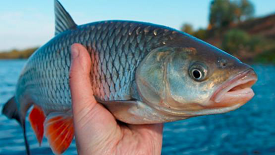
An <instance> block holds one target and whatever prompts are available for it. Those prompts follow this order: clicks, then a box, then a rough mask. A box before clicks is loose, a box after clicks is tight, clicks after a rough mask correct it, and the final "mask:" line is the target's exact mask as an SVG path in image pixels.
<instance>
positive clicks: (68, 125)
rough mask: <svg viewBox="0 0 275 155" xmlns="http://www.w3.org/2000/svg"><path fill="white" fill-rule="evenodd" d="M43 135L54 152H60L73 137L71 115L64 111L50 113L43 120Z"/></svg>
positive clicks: (65, 148)
mask: <svg viewBox="0 0 275 155" xmlns="http://www.w3.org/2000/svg"><path fill="white" fill-rule="evenodd" d="M44 126H45V136H46V137H47V139H48V142H49V144H50V146H51V148H52V151H53V152H54V153H55V154H62V153H63V152H64V151H66V150H67V148H68V147H69V146H70V144H71V142H72V140H73V137H74V128H73V117H72V115H70V114H65V113H52V114H50V115H49V116H48V117H47V120H46V121H45V124H44Z"/></svg>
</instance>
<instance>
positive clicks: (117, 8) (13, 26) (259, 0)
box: [0, 0, 275, 51]
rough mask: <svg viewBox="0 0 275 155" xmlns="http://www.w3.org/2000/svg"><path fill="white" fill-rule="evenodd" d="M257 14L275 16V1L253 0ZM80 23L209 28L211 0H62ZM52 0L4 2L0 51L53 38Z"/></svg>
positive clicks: (34, 44) (21, 47)
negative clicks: (127, 22)
mask: <svg viewBox="0 0 275 155" xmlns="http://www.w3.org/2000/svg"><path fill="white" fill-rule="evenodd" d="M251 1H252V3H253V4H254V6H255V15H256V16H264V15H267V14H270V13H275V1H274V0H251ZM60 2H61V3H62V4H63V6H64V7H65V8H66V9H67V11H68V12H69V13H70V14H71V16H72V17H73V19H74V20H75V22H76V23H77V24H85V23H89V22H93V21H100V20H110V19H122V20H123V19H124V20H136V21H146V22H151V23H155V24H162V25H166V26H169V27H173V28H176V29H180V27H181V26H182V25H183V24H184V23H190V24H192V25H193V26H194V27H195V28H200V27H206V26H207V25H208V14H209V6H210V0H192V1H191V0H173V1H172V0H171V1H162V0H135V1H130V0H77V1H76V0H70V1H69V0H60ZM53 34H54V12H53V0H27V1H25V0H24V1H23V0H10V1H8V0H5V1H2V2H1V5H0V51H2V50H10V49H14V48H16V49H24V48H28V47H33V46H41V45H43V44H45V43H46V42H47V41H48V40H50V39H51V38H52V37H53Z"/></svg>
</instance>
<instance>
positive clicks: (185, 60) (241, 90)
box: [136, 43, 257, 117]
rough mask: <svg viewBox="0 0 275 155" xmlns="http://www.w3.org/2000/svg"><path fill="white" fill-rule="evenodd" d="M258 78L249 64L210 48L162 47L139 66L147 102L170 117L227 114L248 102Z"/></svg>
mask: <svg viewBox="0 0 275 155" xmlns="http://www.w3.org/2000/svg"><path fill="white" fill-rule="evenodd" d="M256 81H257V75H256V73H255V72H254V70H253V69H252V68H251V67H250V66H249V65H247V64H244V63H242V62H241V61H240V60H238V59H237V58H235V57H233V56H231V55H230V54H228V53H226V52H224V51H222V50H220V49H218V48H216V47H214V46H211V45H209V44H206V43H204V44H202V45H200V46H196V47H161V48H157V49H155V50H153V51H151V52H150V53H149V54H148V55H147V56H146V58H145V59H144V60H143V61H142V62H141V64H140V65H139V67H138V69H137V72H136V83H137V88H138V92H139V95H140V97H141V99H142V100H143V102H145V103H147V104H148V105H150V106H152V107H154V108H155V109H157V110H158V111H160V112H163V113H166V114H168V115H176V116H184V117H193V116H199V115H208V114H217V113H224V112H228V111H231V110H234V109H237V108H238V107H240V106H242V105H243V104H245V103H246V102H248V101H249V100H250V99H251V98H252V97H253V96H254V92H253V90H252V89H251V87H252V85H253V84H254V83H255V82H256Z"/></svg>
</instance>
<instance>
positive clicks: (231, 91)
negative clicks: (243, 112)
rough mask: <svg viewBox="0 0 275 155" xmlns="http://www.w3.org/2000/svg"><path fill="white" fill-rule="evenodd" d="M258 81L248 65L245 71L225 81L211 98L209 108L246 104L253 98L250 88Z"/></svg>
mask: <svg viewBox="0 0 275 155" xmlns="http://www.w3.org/2000/svg"><path fill="white" fill-rule="evenodd" d="M257 80H258V77H257V74H256V73H255V71H254V70H253V69H252V68H251V67H250V66H248V65H246V70H244V71H242V72H240V73H239V74H237V75H236V76H234V77H232V78H230V79H228V80H227V81H225V82H224V83H223V84H222V85H221V86H220V87H218V88H217V89H216V91H215V92H214V93H213V95H212V97H211V99H210V100H211V103H212V104H211V105H210V107H211V108H212V107H231V106H235V105H237V104H239V105H240V106H241V105H243V104H245V103H247V102H248V101H249V100H251V99H252V98H253V96H254V92H253V90H252V88H251V87H252V86H253V85H254V84H255V83H256V81H257Z"/></svg>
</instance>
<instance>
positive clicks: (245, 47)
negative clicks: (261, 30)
mask: <svg viewBox="0 0 275 155" xmlns="http://www.w3.org/2000/svg"><path fill="white" fill-rule="evenodd" d="M263 46H264V39H263V38H261V37H259V36H250V35H249V34H248V33H246V32H245V31H243V30H239V29H232V30H229V31H228V32H226V34H225V35H224V37H223V41H222V48H223V49H224V50H225V51H227V52H229V53H231V54H239V53H240V51H245V52H250V53H257V52H259V51H260V50H261V49H262V47H263Z"/></svg>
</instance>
